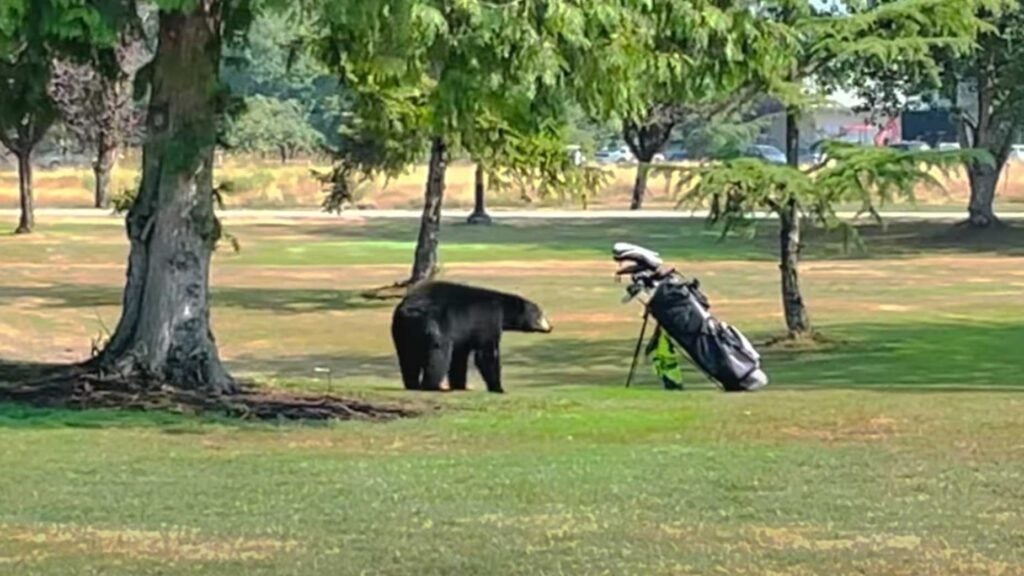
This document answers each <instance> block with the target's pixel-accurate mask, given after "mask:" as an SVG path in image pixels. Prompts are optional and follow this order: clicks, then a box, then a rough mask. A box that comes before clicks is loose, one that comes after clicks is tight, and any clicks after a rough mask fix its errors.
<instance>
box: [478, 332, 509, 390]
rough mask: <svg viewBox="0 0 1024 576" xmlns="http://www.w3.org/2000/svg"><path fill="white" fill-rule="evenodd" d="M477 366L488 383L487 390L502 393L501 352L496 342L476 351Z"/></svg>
mask: <svg viewBox="0 0 1024 576" xmlns="http://www.w3.org/2000/svg"><path fill="white" fill-rule="evenodd" d="M475 357H476V367H477V368H479V369H480V375H481V376H483V378H484V382H486V383H487V391H488V392H495V393H498V394H501V393H502V392H504V390H502V389H501V353H500V351H499V350H498V344H497V343H495V344H493V345H491V346H488V347H486V348H481V349H480V350H477V351H476V355H475Z"/></svg>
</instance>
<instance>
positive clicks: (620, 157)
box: [594, 144, 636, 164]
mask: <svg viewBox="0 0 1024 576" xmlns="http://www.w3.org/2000/svg"><path fill="white" fill-rule="evenodd" d="M594 160H597V163H598V164H632V163H633V162H636V158H635V157H634V156H633V153H632V152H630V151H629V146H626V145H624V144H623V145H622V146H617V147H608V148H602V149H601V150H598V151H597V152H596V153H595V154H594Z"/></svg>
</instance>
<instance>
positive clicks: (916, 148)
mask: <svg viewBox="0 0 1024 576" xmlns="http://www.w3.org/2000/svg"><path fill="white" fill-rule="evenodd" d="M889 148H893V149H895V150H902V151H903V152H924V151H926V150H931V149H932V148H931V146H929V145H928V143H927V142H921V141H919V140H912V141H909V142H896V143H895V144H889Z"/></svg>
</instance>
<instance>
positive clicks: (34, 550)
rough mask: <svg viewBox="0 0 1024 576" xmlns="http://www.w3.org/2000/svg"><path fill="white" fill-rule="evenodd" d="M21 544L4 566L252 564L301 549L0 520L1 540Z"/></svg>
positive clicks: (176, 532) (272, 542) (290, 544)
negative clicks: (54, 559)
mask: <svg viewBox="0 0 1024 576" xmlns="http://www.w3.org/2000/svg"><path fill="white" fill-rule="evenodd" d="M3 541H7V542H11V543H14V544H18V545H20V546H19V548H20V549H21V550H24V552H21V553H20V555H19V556H18V557H13V558H3V557H0V567H2V566H3V565H4V564H20V565H24V564H31V563H33V562H34V561H39V560H42V559H45V558H46V557H48V556H51V555H57V556H76V555H83V556H93V555H101V556H104V557H110V558H122V559H127V560H159V561H165V562H225V561H235V562H238V561H242V562H254V561H261V560H267V559H269V558H271V557H273V556H276V555H279V554H287V553H290V552H294V551H296V550H298V549H299V543H298V542H295V541H293V540H277V539H271V538H234V539H226V538H213V537H208V536H204V535H203V534H201V533H200V532H199V531H198V530H194V529H189V528H181V527H178V528H171V529H168V530H165V531H159V532H158V531H155V530H131V529H118V530H111V529H102V528H97V527H94V526H82V525H76V524H41V525H40V524H35V525H18V524H0V542H3Z"/></svg>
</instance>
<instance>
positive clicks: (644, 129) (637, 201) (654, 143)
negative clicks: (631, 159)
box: [623, 110, 675, 210]
mask: <svg viewBox="0 0 1024 576" xmlns="http://www.w3.org/2000/svg"><path fill="white" fill-rule="evenodd" d="M659 114H665V112H664V111H661V112H659V111H654V110H652V111H651V113H650V114H649V116H648V119H647V123H646V124H644V125H643V126H641V125H639V124H637V123H635V122H627V123H626V125H625V127H624V128H623V137H624V139H625V140H626V145H627V146H629V150H630V152H632V153H633V156H636V159H637V168H636V180H635V181H634V182H633V195H632V198H631V199H630V202H629V209H630V210H639V209H641V208H643V205H644V198H645V197H646V195H647V176H648V173H649V172H650V168H651V161H652V160H654V155H655V154H657V153H658V152H659V151H660V150H661V149H662V148H663V147H664V146H665V143H666V142H668V139H669V137H670V136H671V135H672V129H673V128H674V127H675V122H674V121H672V120H664V119H662V118H660V117H659V116H658V115H659Z"/></svg>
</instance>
